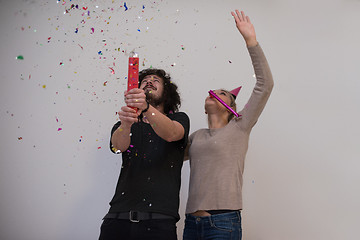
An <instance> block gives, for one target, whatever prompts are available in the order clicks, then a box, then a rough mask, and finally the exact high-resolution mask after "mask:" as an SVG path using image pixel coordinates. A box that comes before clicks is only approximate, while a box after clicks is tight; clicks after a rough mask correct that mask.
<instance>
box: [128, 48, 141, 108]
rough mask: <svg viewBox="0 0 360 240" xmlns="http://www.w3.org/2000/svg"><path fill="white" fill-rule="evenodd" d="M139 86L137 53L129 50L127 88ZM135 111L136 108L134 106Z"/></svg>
mask: <svg viewBox="0 0 360 240" xmlns="http://www.w3.org/2000/svg"><path fill="white" fill-rule="evenodd" d="M138 87H139V55H138V54H137V53H136V52H134V51H131V52H130V54H129V71H128V87H127V90H128V91H129V90H131V89H133V88H138ZM134 109H135V110H136V111H137V108H134Z"/></svg>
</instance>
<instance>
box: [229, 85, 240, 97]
mask: <svg viewBox="0 0 360 240" xmlns="http://www.w3.org/2000/svg"><path fill="white" fill-rule="evenodd" d="M241 88H242V86H240V87H238V88H235V89H233V90H231V91H230V93H231V94H232V95H233V96H234V98H235V99H236V97H237V95H238V93H239V92H240V89H241Z"/></svg>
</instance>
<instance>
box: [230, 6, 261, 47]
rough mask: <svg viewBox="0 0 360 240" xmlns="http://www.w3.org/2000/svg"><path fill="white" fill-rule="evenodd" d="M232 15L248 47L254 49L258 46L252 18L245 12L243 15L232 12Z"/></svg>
mask: <svg viewBox="0 0 360 240" xmlns="http://www.w3.org/2000/svg"><path fill="white" fill-rule="evenodd" d="M231 15H232V16H233V17H234V19H235V23H236V27H237V29H238V30H239V32H240V33H241V35H242V36H243V38H244V40H245V42H246V45H247V46H248V47H254V46H256V45H257V44H258V42H257V40H256V33H255V28H254V26H253V25H252V23H251V21H250V18H249V17H248V16H246V15H245V13H244V12H243V11H241V13H240V12H239V10H236V11H235V13H234V12H231Z"/></svg>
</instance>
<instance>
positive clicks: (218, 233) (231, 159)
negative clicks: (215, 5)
mask: <svg viewBox="0 0 360 240" xmlns="http://www.w3.org/2000/svg"><path fill="white" fill-rule="evenodd" d="M231 14H232V16H233V17H234V19H235V23H236V27H237V29H238V30H239V32H240V33H241V35H242V36H243V38H244V40H245V42H246V45H247V48H248V51H249V53H250V57H251V61H252V64H253V66H254V70H255V75H256V80H257V82H256V85H255V88H254V90H253V92H252V94H251V96H250V99H249V100H248V102H247V104H246V105H245V107H244V109H242V110H241V111H240V112H239V113H238V114H239V115H240V116H239V117H233V115H234V114H233V113H232V112H231V111H229V110H228V109H227V108H226V107H225V105H224V104H222V103H221V101H223V102H224V103H225V104H226V105H228V106H230V107H231V108H232V109H233V110H234V112H235V113H236V104H235V98H236V95H237V93H238V91H239V88H237V89H234V90H233V91H231V92H229V91H226V90H223V89H220V90H215V91H213V93H214V94H215V95H216V96H215V97H212V95H211V96H209V97H207V98H206V100H205V111H206V114H207V115H208V127H209V128H207V129H200V130H198V131H196V132H194V133H193V134H191V136H190V140H189V145H188V156H187V157H188V159H189V160H190V169H191V170H190V186H189V196H188V202H187V206H186V219H185V229H184V235H183V239H185V240H188V239H200V238H201V239H241V237H242V230H241V210H242V207H243V205H242V183H243V171H244V161H245V156H246V152H247V149H248V143H249V135H250V132H251V129H252V128H253V126H254V125H255V123H256V122H257V120H258V118H259V116H260V114H261V112H262V110H263V109H264V107H265V104H266V102H267V100H268V98H269V96H270V93H271V90H272V88H273V79H272V75H271V71H270V68H269V65H268V63H267V60H266V58H265V55H264V53H263V51H262V49H261V47H260V45H259V44H258V42H257V40H256V34H255V29H254V26H253V25H252V23H251V22H250V19H249V17H248V16H246V15H245V14H244V12H243V11H241V13H240V12H239V11H238V10H236V11H235V13H234V12H231ZM217 98H220V99H219V100H218V99H217Z"/></svg>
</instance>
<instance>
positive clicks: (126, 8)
mask: <svg viewBox="0 0 360 240" xmlns="http://www.w3.org/2000/svg"><path fill="white" fill-rule="evenodd" d="M124 8H125V11H127V10H128V7H127V6H126V2H124Z"/></svg>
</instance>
